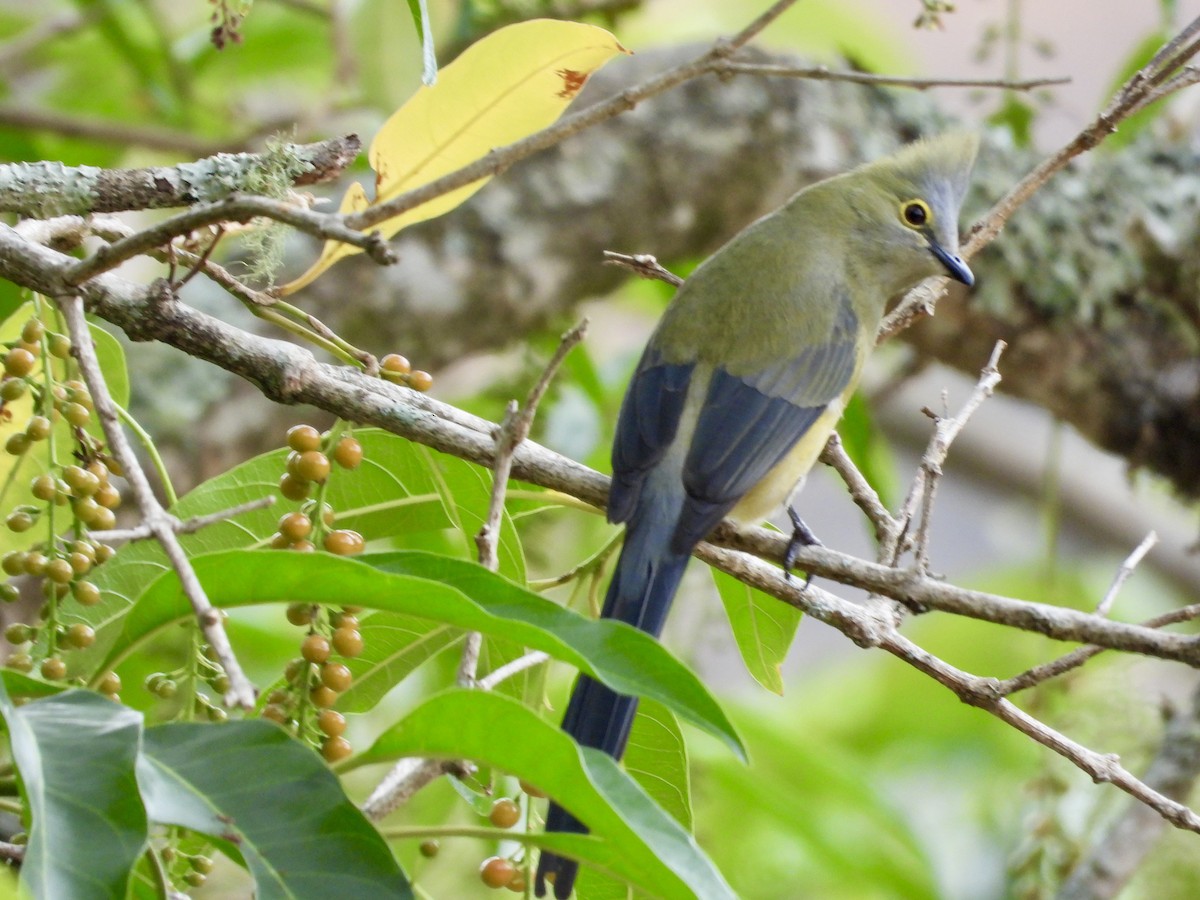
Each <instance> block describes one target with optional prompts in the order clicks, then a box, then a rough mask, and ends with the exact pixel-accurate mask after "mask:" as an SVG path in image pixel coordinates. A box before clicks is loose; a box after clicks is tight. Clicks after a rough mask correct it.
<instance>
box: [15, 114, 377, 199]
mask: <svg viewBox="0 0 1200 900" xmlns="http://www.w3.org/2000/svg"><path fill="white" fill-rule="evenodd" d="M361 149H362V141H360V140H359V138H358V135H355V134H348V135H345V136H343V137H339V138H332V139H330V140H327V141H321V142H319V143H316V144H281V145H279V146H278V147H276V148H274V149H273V150H269V151H267V152H266V153H236V154H235V153H218V154H217V155H216V156H211V157H208V158H207V159H201V160H197V161H196V162H189V163H180V164H179V165H175V166H155V167H153V168H148V169H97V168H95V167H93V166H78V167H70V166H64V165H63V164H62V163H54V162H41V163H9V164H7V165H0V212H15V213H20V214H21V215H23V216H29V217H32V218H38V219H46V218H50V217H52V216H63V215H87V214H89V213H106V212H120V211H123V210H133V209H163V208H168V207H174V206H191V205H193V204H197V203H212V202H213V201H217V200H221V199H224V198H226V197H229V196H230V195H233V194H237V193H244V192H246V191H247V190H248V185H253V184H259V183H263V182H264V181H267V180H268V179H272V180H274V179H277V178H278V177H279V176H280V175H281V174H282V175H286V176H287V178H286V180H287V181H288V182H290V183H291V184H293V185H295V186H297V187H299V186H302V185H308V184H317V183H319V182H322V181H330V180H331V179H334V178H336V177H337V176H338V175H340V174H341V173H342V172H343V171H344V170H345V168H346V167H347V166H348V165H350V163H352V162H353V161H354V159H355V157H357V156H358V153H359V150H361ZM255 215H267V213H255Z"/></svg>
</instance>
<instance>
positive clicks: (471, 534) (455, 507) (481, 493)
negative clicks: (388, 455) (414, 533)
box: [424, 450, 525, 584]
mask: <svg viewBox="0 0 1200 900" xmlns="http://www.w3.org/2000/svg"><path fill="white" fill-rule="evenodd" d="M424 452H425V453H426V454H427V455H428V457H429V466H430V468H431V470H432V471H433V472H435V473H436V475H437V476H438V478H437V489H438V491H439V492H440V494H441V497H442V503H443V504H444V505H445V508H446V513H447V515H448V516H450V519H451V521H452V523H453V525H454V527H455V528H456V529H457V532H456V534H455V537H456V538H457V547H456V548H455V549H453V550H452V551H451V555H453V556H457V557H458V558H460V559H469V560H476V559H478V558H479V550H478V548H477V547H476V545H475V535H476V534H478V533H479V529H480V528H481V527H482V526H483V523H484V520H485V519H486V518H487V513H488V507H489V506H490V505H491V499H492V473H491V471H490V470H488V469H485V468H483V467H482V466H477V465H474V464H473V463H469V462H466V461H465V460H461V459H456V458H455V457H453V456H446V455H444V454H440V453H438V454H433V453H430V452H429V451H427V450H426V451H424ZM426 549H427V548H426ZM496 556H497V558H498V560H499V565H500V568H499V569H498V571H499V573H500V574H501V575H503V576H505V577H506V578H511V579H512V580H513V581H515V582H517V583H518V584H524V583H525V553H524V550H523V549H522V548H521V539H520V537H519V536H518V535H517V529H516V527H515V526H514V525H513V522H512V519H511V518H510V517H509V515H508V511H507V510H504V511H503V512H502V513H501V517H500V535H499V537H498V538H497V540H496Z"/></svg>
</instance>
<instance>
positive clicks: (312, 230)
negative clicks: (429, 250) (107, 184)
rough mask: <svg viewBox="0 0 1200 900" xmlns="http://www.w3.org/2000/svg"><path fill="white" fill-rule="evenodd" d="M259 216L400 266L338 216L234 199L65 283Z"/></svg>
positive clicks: (134, 237) (142, 238)
mask: <svg viewBox="0 0 1200 900" xmlns="http://www.w3.org/2000/svg"><path fill="white" fill-rule="evenodd" d="M259 216H261V217H264V218H268V219H274V220H276V221H278V222H283V223H285V224H287V225H291V226H292V227H293V228H296V229H298V230H300V231H303V232H306V233H307V234H311V235H314V236H316V237H320V238H326V239H333V240H339V241H343V242H345V243H347V244H353V245H354V246H355V247H360V248H361V249H362V250H363V251H365V252H366V253H367V254H368V255H369V256H370V257H371V258H372V259H374V260H375V261H376V262H377V263H379V264H380V265H391V264H392V263H394V262H395V261H396V256H395V253H394V252H393V251H392V249H391V248H390V247H389V246H388V245H387V242H386V241H383V240H381V239H380V237H379V235H378V234H377V233H375V232H371V233H369V234H364V233H363V232H361V231H355V230H353V229H351V228H347V227H346V226H345V225H344V224H343V223H342V218H341V216H339V215H337V214H336V213H319V212H314V211H313V210H311V209H304V208H302V207H300V206H296V205H295V204H293V203H287V202H284V201H282V200H273V199H271V198H270V197H251V196H237V195H235V196H232V197H228V198H226V199H224V200H219V201H217V202H215V203H205V204H201V205H198V206H194V207H192V208H191V209H188V210H186V211H184V212H181V213H178V214H177V215H174V216H172V217H171V218H169V219H165V220H163V221H162V222H159V223H157V224H156V225H152V226H151V227H149V228H146V229H144V230H142V231H139V232H136V233H134V234H131V235H130V236H129V237H126V238H122V239H121V240H119V241H115V242H114V243H111V244H105V245H103V246H102V247H100V248H99V249H98V250H97V251H96V252H95V253H93V254H92V255H91V256H89V257H87V258H86V259H82V260H80V261H79V262H77V263H75V265H73V266H72V267H71V270H70V271H69V272H68V273H67V274H66V276H65V279H64V280H65V281H66V282H67V283H68V284H72V285H75V284H81V283H83V282H84V281H86V280H88V279H89V278H94V277H95V276H96V275H99V274H100V273H101V272H107V271H109V270H110V269H114V268H116V267H117V266H119V265H120V264H121V263H123V262H124V261H125V260H127V259H132V258H133V257H135V256H140V255H142V254H144V253H145V252H146V251H148V250H152V249H154V248H156V247H163V246H165V245H166V244H169V243H170V242H171V240H172V239H174V238H176V237H179V236H180V235H184V234H190V233H191V232H193V231H195V230H196V229H197V228H203V227H204V226H206V225H213V224H216V223H220V222H248V221H250V220H251V219H253V218H256V217H259Z"/></svg>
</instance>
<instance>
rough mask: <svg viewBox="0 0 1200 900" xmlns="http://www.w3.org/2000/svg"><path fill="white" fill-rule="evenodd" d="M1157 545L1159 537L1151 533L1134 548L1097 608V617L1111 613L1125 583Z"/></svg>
mask: <svg viewBox="0 0 1200 900" xmlns="http://www.w3.org/2000/svg"><path fill="white" fill-rule="evenodd" d="M1157 543H1158V535H1157V534H1156V533H1155V532H1153V531H1151V532H1150V533H1149V534H1147V535H1146V536H1145V537H1144V538H1142V542H1141V543H1140V544H1138V545H1137V546H1136V547H1134V548H1133V552H1132V553H1130V554H1129V555H1128V556H1127V557H1125V561H1124V562H1123V563H1121V565H1120V567H1119V568H1118V569H1117V573H1116V574H1115V575H1114V576H1113V580H1112V584H1110V585H1109V586H1108V590H1107V591H1105V593H1104V599H1102V600H1101V601H1100V603H1099V604H1098V605H1097V606H1096V615H1098V616H1107V615H1108V613H1109V611H1110V610H1111V609H1112V605H1113V603H1114V602H1115V601H1116V599H1117V594H1118V593H1119V592H1120V590H1121V587H1122V586H1123V585H1124V584H1125V581H1126V580H1127V579H1128V578H1129V576H1130V575H1132V574H1133V570H1134V569H1136V568H1137V567H1138V564H1139V563H1140V562H1141V561H1142V559H1143V558H1144V557H1145V555H1146V554H1147V553H1149V552H1150V550H1151V549H1152V548H1153V547H1154V545H1155V544H1157Z"/></svg>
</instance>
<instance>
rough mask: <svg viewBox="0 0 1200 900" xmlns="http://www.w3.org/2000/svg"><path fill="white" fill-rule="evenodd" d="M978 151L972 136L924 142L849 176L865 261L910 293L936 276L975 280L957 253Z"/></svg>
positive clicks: (967, 282) (894, 286) (966, 281)
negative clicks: (962, 211) (961, 215)
mask: <svg viewBox="0 0 1200 900" xmlns="http://www.w3.org/2000/svg"><path fill="white" fill-rule="evenodd" d="M978 146H979V140H978V138H977V137H976V136H975V135H973V134H962V133H951V134H945V135H942V136H940V137H936V138H930V139H926V140H922V141H918V142H916V143H914V144H910V145H908V146H907V147H904V148H903V149H902V150H900V151H899V152H898V153H896V154H894V155H892V156H889V157H886V158H884V159H881V160H879V161H878V162H873V163H869V164H868V165H865V166H862V167H861V168H858V169H855V170H854V171H853V172H850V173H848V175H847V176H846V177H847V179H848V181H850V182H851V183H852V184H853V190H852V191H850V192H848V194H847V196H848V197H850V198H851V199H850V202H851V204H852V205H853V207H854V213H855V214H856V217H857V219H858V227H857V229H856V231H857V232H858V236H859V237H860V238H861V243H860V246H859V252H860V254H861V256H862V257H865V259H862V261H863V262H865V263H867V264H868V265H869V266H871V267H873V268H874V269H875V271H877V272H882V273H886V275H887V281H888V282H889V284H888V286H889V288H891V289H894V290H895V291H896V292H900V291H903V290H907V289H908V288H910V287H912V286H913V285H914V284H916V283H917V282H918V281H920V280H921V279H923V278H927V277H929V276H930V275H938V274H943V275H949V276H950V277H951V278H953V279H955V280H956V281H961V282H962V283H963V284H965V285H968V286H970V285H971V284H973V283H974V281H975V276H974V275H972V274H971V270H970V268H968V267H967V264H966V262H964V261H963V259H962V257H961V256H959V252H958V214H959V208H960V206H961V205H962V199H963V195H964V194H965V193H966V190H967V181H968V179H969V177H970V174H971V167H972V165H973V164H974V161H975V153H976V151H977V149H978Z"/></svg>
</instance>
